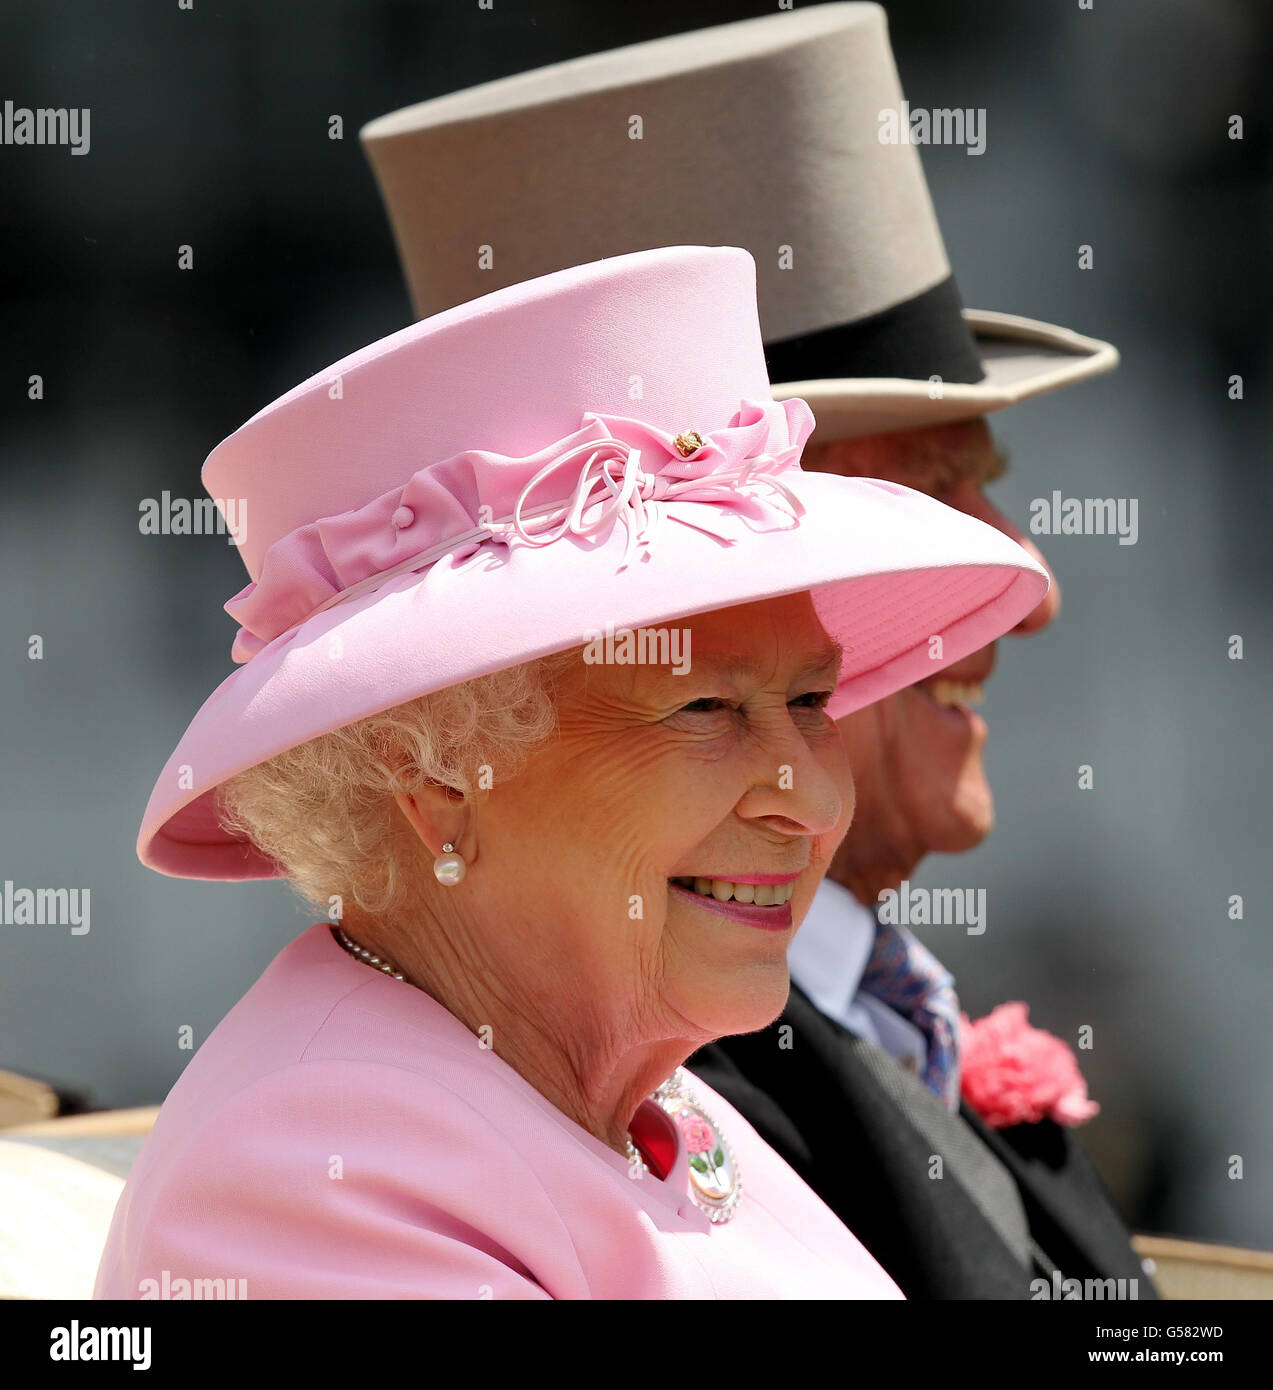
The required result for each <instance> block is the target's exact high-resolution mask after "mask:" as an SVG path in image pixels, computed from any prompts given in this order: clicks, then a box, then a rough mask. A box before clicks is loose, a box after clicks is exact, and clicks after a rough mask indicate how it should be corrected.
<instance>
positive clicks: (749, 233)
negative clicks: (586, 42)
mask: <svg viewBox="0 0 1273 1390" xmlns="http://www.w3.org/2000/svg"><path fill="white" fill-rule="evenodd" d="M901 103H902V90H901V84H900V81H899V79H898V75H897V68H896V65H895V64H894V61H893V54H892V51H891V48H890V46H889V41H888V28H887V22H886V20H885V16H884V12H883V10H882V9H881V8H880V7H879V6H878V5H874V4H830V5H819V6H815V7H813V8H809V9H804V10H798V11H789V12H787V11H784V12H781V13H778V14H774V15H770V16H766V17H765V18H762V19H753V20H744V21H742V22H740V23H736V24H727V25H722V26H719V27H716V28H713V29H704V30H698V31H695V32H693V33H689V34H679V35H675V36H673V37H670V38H665V39H655V40H653V41H651V42H648V43H642V44H636V45H633V46H631V47H628V48H623V49H616V50H613V51H610V52H606V53H600V54H595V55H592V56H590V57H586V58H579V59H574V60H572V61H570V62H565V63H557V64H554V65H552V66H550V67H545V68H540V69H537V70H535V71H532V72H527V73H522V74H519V75H517V76H515V77H509V78H503V79H501V80H499V81H496V82H488V83H484V84H483V85H481V86H478V87H472V88H469V89H467V90H465V91H460V92H455V93H452V94H450V95H448V96H444V97H439V98H436V99H434V100H431V101H426V102H422V103H420V104H419V105H416V106H412V107H408V108H406V109H405V110H402V111H398V112H395V113H394V114H392V115H389V116H384V117H381V118H380V119H379V120H376V121H373V122H371V123H370V124H369V125H368V126H367V127H365V129H364V130H363V132H362V138H363V141H364V144H365V147H366V149H367V153H368V156H369V158H370V159H371V162H372V164H373V167H374V168H375V171H376V176H377V179H378V180H379V183H380V188H381V192H382V194H383V196H384V200H385V204H386V206H387V208H388V210H389V216H390V220H391V222H392V224H393V228H394V234H395V237H396V240H397V244H398V249H399V254H400V256H401V258H402V263H403V266H404V268H405V271H406V276H407V281H408V285H409V288H410V291H411V296H412V300H413V303H414V305H415V310H416V313H417V314H418V315H420V316H422V317H423V316H426V315H429V314H433V313H437V312H439V311H441V310H443V309H446V308H450V307H451V306H453V305H455V304H458V303H463V302H464V301H466V300H469V299H474V298H476V297H477V296H479V295H482V294H485V293H487V292H489V291H490V290H493V289H498V288H500V287H501V286H504V285H508V284H513V283H516V282H517V281H520V280H525V279H529V278H531V277H533V276H536V275H542V274H545V273H547V272H549V271H552V270H558V269H561V268H563V267H565V266H569V265H575V264H581V263H583V262H587V261H591V260H596V259H598V258H601V257H604V256H613V255H620V254H623V253H625V252H629V251H637V250H643V249H647V248H650V247H654V246H665V245H680V244H701V245H722V244H723V245H736V246H744V247H746V248H747V249H748V250H749V251H750V252H751V253H752V255H753V256H754V257H755V260H756V264H757V273H758V287H757V288H758V299H759V306H760V317H761V325H762V328H763V331H764V335H765V343H766V350H767V353H768V356H769V363H770V370H771V376H772V377H773V379H774V381H775V392H774V394H775V395H776V396H779V397H782V396H784V395H799V396H803V397H804V398H805V399H806V400H808V401H809V403H810V404H811V405H812V406H813V409H814V412H815V414H816V416H817V418H818V422H819V430H818V437H819V438H827V437H836V436H851V435H861V434H870V433H875V432H878V431H881V430H888V429H897V428H906V427H912V426H917V425H921V424H935V423H941V422H943V421H946V420H954V419H962V418H967V417H970V416H973V415H979V414H982V413H985V412H986V411H990V410H996V409H1000V408H1001V407H1003V406H1005V405H1010V404H1012V403H1013V402H1015V401H1017V400H1021V399H1024V398H1025V397H1027V396H1031V395H1036V394H1038V393H1039V392H1041V391H1046V390H1050V389H1053V388H1054V387H1057V386H1061V385H1065V384H1067V383H1069V382H1072V381H1076V380H1079V379H1081V378H1083V377H1087V376H1091V375H1094V374H1095V373H1097V372H1101V371H1107V370H1109V369H1110V368H1111V367H1113V366H1114V365H1115V364H1116V362H1117V360H1118V355H1117V353H1116V351H1115V350H1114V348H1113V347H1111V346H1110V345H1109V344H1108V343H1102V342H1099V341H1097V340H1095V339H1091V338H1084V337H1081V336H1079V335H1078V334H1075V333H1071V332H1068V331H1067V330H1065V329H1062V328H1057V327H1054V326H1052V325H1049V324H1042V323H1037V322H1035V321H1033V320H1029V319H1021V318H1016V317H1013V316H1010V315H1004V314H991V313H985V312H977V311H963V310H962V309H961V304H960V299H959V294H958V290H957V289H956V287H955V283H954V279H953V277H952V275H951V269H950V264H949V262H948V260H947V258H946V252H945V248H944V246H943V244H942V238H941V231H940V228H939V227H938V224H937V218H936V215H935V213H934V210H933V205H932V200H931V199H930V197H929V193H928V187H927V184H926V183H925V180H924V172H923V167H922V165H921V163H920V157H919V152H918V150H917V148H916V146H915V145H914V144H912V143H909V142H907V143H901V142H900V141H892V142H890V141H889V140H888V139H887V138H884V137H885V136H886V133H887V124H886V122H885V119H884V113H887V112H894V113H898V112H900V111H901V109H902V108H901Z"/></svg>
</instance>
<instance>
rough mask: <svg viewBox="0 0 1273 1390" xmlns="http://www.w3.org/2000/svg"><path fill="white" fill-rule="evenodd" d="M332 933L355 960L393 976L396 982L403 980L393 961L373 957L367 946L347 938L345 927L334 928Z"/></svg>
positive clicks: (350, 937)
mask: <svg viewBox="0 0 1273 1390" xmlns="http://www.w3.org/2000/svg"><path fill="white" fill-rule="evenodd" d="M332 931H333V932H334V933H335V935H336V940H337V941H338V942H339V943H340V944H341V945H342V946H343V947H344V948H345V950H346V951H348V952H349V954H350V955H351V956H353V957H354V958H355V959H357V960H360V961H362V962H363V963H364V964H366V965H369V966H371V968H372V969H373V970H379V971H380V972H381V974H384V975H391V976H392V977H393V978H394V979H395V980H401V979H402V971H401V970H399V969H398V967H397V966H396V965H395V964H394V963H393V962H392V961H391V960H384V959H382V958H381V957H380V956H373V955H372V953H371V952H370V951H369V950H368V949H367V948H366V947H365V946H360V945H359V944H358V943H357V942H356V941H355V940H354V939H353V937H352V936H347V935H346V934H345V930H344V928H343V927H333V928H332Z"/></svg>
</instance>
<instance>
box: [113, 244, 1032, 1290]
mask: <svg viewBox="0 0 1273 1390" xmlns="http://www.w3.org/2000/svg"><path fill="white" fill-rule="evenodd" d="M754 296H755V272H754V266H753V264H752V262H751V259H750V257H749V256H747V254H746V253H745V252H742V251H738V250H734V249H730V248H714V249H706V248H699V247H680V248H669V249H664V250H660V251H651V252H643V253H640V254H637V255H632V256H622V257H616V258H614V259H611V260H606V261H601V262H598V263H596V264H594V265H587V266H582V267H579V268H577V269H574V270H570V271H565V272H562V273H560V274H556V275H550V276H546V277H544V278H542V279H539V280H534V281H530V282H528V283H526V284H523V285H519V286H515V287H513V288H512V289H508V290H503V291H500V292H499V293H497V294H493V295H489V296H486V297H485V298H483V299H479V300H476V301H474V302H473V303H470V304H466V305H462V306H461V307H459V308H458V309H454V310H452V311H450V312H448V313H445V314H442V315H439V316H438V317H436V318H434V319H429V320H426V321H424V322H422V323H419V324H416V325H415V326H413V327H411V328H409V329H406V330H404V331H403V332H401V333H399V334H396V335H394V336H393V337H391V338H388V339H385V340H384V341H383V342H380V343H377V344H374V345H373V346H371V347H369V348H366V349H364V350H363V351H361V352H359V353H357V354H355V355H354V356H352V357H350V358H347V359H345V360H344V361H342V362H340V363H338V364H336V365H335V366H334V367H332V368H331V369H330V370H329V371H327V372H324V373H321V374H320V375H319V376H316V377H314V378H312V379H311V380H310V381H308V382H306V383H305V384H304V385H302V386H300V387H298V388H296V390H294V391H292V392H291V393H289V394H288V395H286V396H284V397H282V398H281V399H280V400H279V401H277V402H275V403H274V404H273V405H272V406H270V407H268V408H267V409H266V410H264V411H262V412H261V413H260V414H259V415H257V416H255V417H254V418H253V419H252V420H250V421H249V422H248V423H247V424H246V425H244V426H243V427H242V429H240V430H239V431H237V432H236V433H235V434H234V435H232V436H231V437H230V438H229V439H227V440H226V441H225V442H224V443H223V444H222V445H221V446H220V447H219V448H218V449H217V450H215V451H214V453H213V454H212V456H211V457H210V459H209V461H208V464H207V466H206V468H205V470H204V481H205V483H206V484H207V486H208V489H209V491H210V492H211V493H212V494H213V495H214V496H216V497H219V498H222V499H224V498H228V497H234V498H237V499H239V501H240V505H241V506H242V505H243V503H244V502H246V503H247V504H248V505H247V515H248V518H249V526H248V534H247V537H246V538H245V540H244V542H243V544H242V547H241V548H242V550H243V553H244V559H245V561H246V563H247V566H248V570H249V572H250V574H251V575H252V576H253V582H252V583H250V584H249V585H248V587H247V588H246V589H245V590H244V591H243V592H242V593H241V594H239V595H238V596H237V597H236V598H235V599H234V600H232V601H231V603H230V604H229V605H227V607H228V608H229V610H230V611H231V613H232V614H233V616H234V617H235V618H237V619H238V621H239V622H240V624H241V631H240V634H239V637H238V639H237V641H236V644H235V653H234V654H235V656H236V658H237V659H238V660H239V661H240V662H242V663H243V665H242V667H241V669H240V670H238V671H236V672H235V673H234V674H233V675H232V676H231V677H230V678H229V679H228V680H227V681H225V682H224V683H223V685H222V686H221V687H220V688H219V689H218V691H217V692H215V693H214V695H213V696H212V697H211V699H210V700H209V701H208V702H207V703H206V704H205V705H204V707H203V708H202V709H201V710H200V712H199V714H198V715H197V716H196V717H195V720H194V721H193V723H192V724H191V726H190V728H189V730H188V731H187V733H186V735H185V737H184V738H183V739H182V741H181V743H180V745H179V746H178V748H177V751H176V752H175V753H174V754H173V757H172V759H171V760H170V762H169V764H168V767H167V768H166V769H165V771H164V773H163V774H162V776H161V777H160V779H159V782H158V785H157V786H156V789H155V792H154V794H153V796H152V799H151V803H150V806H149V808H148V810H147V813H146V817H145V821H144V824H143V827H142V832H141V839H140V842H139V853H140V855H141V857H142V859H143V861H144V862H145V863H147V864H148V865H150V866H151V867H153V868H156V869H158V870H160V871H161V872H164V873H170V874H176V875H183V876H186V877H191V878H215V879H233V878H261V877H267V876H272V875H276V874H281V875H283V876H285V877H287V878H288V879H289V880H290V881H291V882H292V883H293V884H294V885H295V886H296V887H297V888H298V889H299V890H300V891H301V892H302V893H303V894H304V895H305V896H306V898H308V900H309V901H310V902H312V903H314V904H316V905H317V906H318V907H319V908H320V910H321V911H322V913H323V915H324V917H325V918H326V919H327V920H326V921H324V922H322V923H320V924H318V925H316V926H314V927H311V928H310V929H309V930H308V931H306V932H304V933H303V934H302V935H301V936H300V937H299V938H297V939H296V940H295V941H293V942H292V943H291V945H289V946H287V947H286V948H285V949H284V950H283V951H282V952H281V953H280V954H279V955H278V956H277V957H276V959H275V960H274V961H273V963H272V964H271V965H270V967H269V968H268V969H267V970H266V972H265V973H264V975H262V976H261V978H260V979H259V980H258V981H257V983H256V984H255V985H253V987H252V988H251V989H250V990H249V991H248V993H247V994H246V995H245V996H244V998H243V999H242V1000H240V1001H239V1003H238V1004H237V1005H236V1006H235V1007H234V1008H233V1009H232V1010H231V1012H230V1013H229V1015H228V1016H227V1017H226V1018H225V1019H224V1021H223V1022H222V1023H221V1025H220V1026H219V1027H218V1028H217V1029H216V1030H215V1031H214V1033H213V1034H212V1036H211V1037H210V1038H209V1039H208V1040H207V1042H206V1043H205V1044H204V1046H203V1047H202V1048H201V1049H200V1051H199V1052H198V1054H197V1055H196V1056H195V1057H194V1058H193V1060H192V1061H191V1062H190V1064H189V1066H188V1067H187V1068H186V1071H185V1073H184V1074H183V1076H182V1077H181V1079H180V1081H179V1082H178V1083H177V1085H176V1086H175V1087H174V1088H173V1090H172V1092H171V1094H170V1095H169V1097H168V1099H167V1101H166V1103H165V1105H164V1107H163V1109H162V1111H161V1113H160V1116H159V1118H158V1121H157V1122H156V1124H155V1127H154V1130H153V1131H152V1133H151V1135H150V1137H149V1139H148V1141H147V1144H146V1147H145V1148H144V1150H143V1151H142V1154H141V1156H140V1157H139V1159H138V1160H137V1163H136V1164H135V1166H134V1168H133V1171H132V1174H131V1177H130V1179H129V1182H128V1185H127V1188H126V1190H125V1192H124V1195H123V1196H122V1198H121V1199H120V1204H119V1207H118V1210H117V1212H116V1214H115V1219H114V1224H113V1227H112V1230H111V1235H110V1239H109V1242H108V1245H107V1249H106V1252H105V1255H104V1257H103V1260H102V1265H101V1270H100V1273H99V1278H98V1287H97V1293H98V1296H100V1297H107V1298H114V1297H138V1296H142V1297H146V1296H164V1289H165V1288H167V1289H171V1288H173V1287H174V1286H175V1283H176V1281H178V1280H186V1281H190V1282H189V1284H183V1285H181V1287H182V1288H183V1289H186V1288H189V1289H191V1290H193V1291H195V1296H198V1294H197V1290H198V1289H199V1288H200V1287H202V1288H204V1289H205V1290H206V1289H214V1290H215V1289H217V1288H219V1287H224V1288H226V1289H227V1290H231V1291H233V1292H234V1293H235V1294H236V1295H237V1296H240V1297H242V1296H246V1297H249V1298H271V1297H326V1298H379V1297H396V1298H422V1297H446V1298H491V1297H494V1298H752V1297H867V1298H896V1297H899V1296H900V1295H899V1293H898V1291H897V1289H896V1286H895V1285H894V1284H893V1283H892V1281H891V1280H890V1279H889V1278H888V1276H887V1275H886V1274H885V1273H884V1272H883V1271H882V1270H881V1269H880V1268H879V1266H878V1265H877V1264H876V1263H875V1261H874V1260H873V1259H872V1258H871V1256H870V1255H869V1254H868V1253H867V1252H866V1251H865V1250H864V1249H863V1247H862V1246H861V1245H860V1244H859V1243H858V1241H857V1240H856V1239H855V1238H854V1236H853V1235H852V1234H851V1233H850V1232H849V1231H848V1230H847V1229H846V1228H845V1227H844V1226H843V1225H841V1224H840V1222H839V1221H838V1220H837V1219H836V1218H835V1216H834V1215H833V1214H832V1213H831V1212H830V1210H829V1209H828V1208H827V1207H826V1206H824V1205H823V1203H822V1202H821V1201H820V1200H819V1199H818V1198H817V1197H816V1196H815V1195H814V1194H813V1193H812V1191H810V1190H809V1188H807V1187H806V1186H805V1185H804V1184H803V1183H802V1182H801V1181H800V1179H799V1178H797V1177H796V1175H795V1174H794V1173H793V1172H792V1171H791V1170H790V1169H789V1168H788V1167H787V1166H786V1165H785V1164H784V1163H783V1162H782V1161H781V1159H779V1158H778V1157H777V1155H776V1154H775V1153H774V1152H773V1151H772V1150H771V1149H769V1148H768V1147H767V1146H766V1145H765V1144H764V1143H763V1142H762V1141H761V1140H760V1138H759V1137H758V1136H757V1135H756V1133H755V1131H754V1130H752V1129H751V1128H750V1127H749V1126H748V1125H747V1123H746V1122H745V1121H744V1120H743V1119H742V1117H741V1116H740V1115H739V1114H738V1113H737V1112H736V1111H734V1110H733V1109H731V1108H730V1106H729V1105H727V1104H726V1103H725V1102H724V1101H723V1100H722V1099H721V1098H720V1097H719V1096H717V1095H716V1094H714V1093H713V1092H711V1091H710V1090H708V1088H707V1087H705V1086H703V1085H701V1084H700V1083H699V1082H698V1081H697V1080H696V1079H695V1078H694V1077H693V1076H692V1075H690V1074H689V1073H687V1072H686V1071H684V1069H683V1068H682V1067H681V1065H680V1064H681V1063H682V1062H683V1061H684V1060H685V1058H686V1057H688V1056H689V1054H690V1053H691V1052H693V1051H694V1050H695V1049H696V1048H697V1047H699V1046H700V1045H702V1044H703V1043H704V1042H706V1041H708V1040H709V1039H713V1038H717V1037H720V1036H722V1035H724V1034H727V1033H735V1032H742V1031H751V1030H755V1029H758V1028H760V1027H762V1026H764V1025H765V1024H766V1023H768V1022H769V1021H771V1020H772V1019H773V1018H774V1017H775V1015H777V1013H778V1012H779V1011H780V1010H781V1008H782V1006H783V1003H784V1001H785V999H786V995H787V990H788V977H787V967H786V959H785V955H786V948H787V945H788V943H789V942H790V940H791V938H792V934H793V932H794V931H795V930H796V927H797V925H798V924H799V922H800V920H801V918H802V917H803V915H804V913H805V910H806V908H807V907H808V904H809V901H810V899H811V898H812V895H813V892H814V889H815V888H816V886H817V884H818V881H819V879H820V878H821V876H822V874H823V872H824V870H825V869H826V867H827V864H828V861H829V859H830V857H831V855H832V853H833V851H834V850H835V848H836V845H837V843H838V842H839V840H840V837H841V836H842V835H843V833H844V831H845V830H846V828H847V826H848V823H849V820H850V817H851V814H852V808H853V791H852V780H851V776H850V771H849V768H848V767H847V765H846V762H845V759H844V755H843V752H842V746H841V742H840V739H839V737H838V734H837V732H836V728H835V725H834V723H833V722H832V716H834V715H838V714H841V713H843V712H845V711H846V710H848V709H851V708H856V707H858V706H860V705H862V704H865V703H867V702H869V701H871V700H873V699H875V698H877V697H879V696H880V695H883V694H885V693H888V692H889V691H892V690H895V689H897V688H899V687H901V686H903V685H905V684H907V683H908V682H910V681H912V680H914V679H916V678H918V677H920V676H922V675H927V674H930V673H931V672H932V671H933V670H934V669H937V668H938V667H939V666H940V665H941V664H943V663H944V662H949V661H954V660H957V659H958V658H959V657H960V656H961V655H963V654H965V653H966V652H968V651H971V650H974V649H975V648H977V647H979V646H981V645H983V644H984V643H985V642H986V641H987V640H989V639H990V638H992V637H994V636H996V635H997V634H999V633H1001V632H1002V631H1004V630H1006V629H1008V628H1010V627H1011V626H1013V624H1015V623H1016V622H1017V621H1018V620H1019V619H1020V618H1021V617H1022V616H1024V614H1026V613H1027V612H1029V611H1030V610H1031V609H1032V608H1033V607H1034V606H1035V605H1036V604H1037V603H1038V601H1039V599H1040V597H1041V595H1042V593H1043V592H1044V589H1045V587H1046V579H1045V577H1044V575H1043V572H1042V571H1041V569H1040V568H1039V567H1038V566H1037V565H1036V564H1035V563H1034V562H1033V561H1032V560H1031V559H1030V558H1029V557H1028V556H1027V555H1026V554H1025V553H1024V552H1023V551H1021V550H1020V549H1019V548H1018V547H1016V546H1015V545H1014V544H1012V543H1011V542H1010V541H1008V540H1007V539H1006V538H1004V537H1003V536H1002V535H1000V534H999V533H998V532H996V531H993V530H991V529H990V528H988V527H986V526H984V525H982V524H981V523H979V522H976V521H974V520H971V519H970V518H967V517H963V516H960V515H958V514H956V513H953V512H950V511H948V510H947V509H946V508H944V507H942V506H940V504H938V503H935V502H933V501H931V500H929V499H928V498H925V497H922V496H920V495H918V494H914V493H911V492H909V491H908V490H907V489H905V488H900V487H896V486H893V485H885V484H877V483H874V482H871V481H866V480H861V479H844V478H837V477H825V476H815V475H805V474H803V473H802V472H801V470H800V467H799V454H800V451H801V448H802V446H803V444H804V442H805V439H806V438H807V436H808V433H809V431H810V429H811V428H812V423H813V422H812V418H811V416H810V415H809V412H808V409H807V407H806V406H804V404H803V403H802V402H799V401H793V402H788V403H786V404H785V405H778V404H775V403H774V401H773V400H772V398H771V396H770V393H769V385H768V380H767V378H766V375H765V368H764V359H763V355H762V351H761V344H760V336H759V327H758V324H757V320H756V307H755V297H754ZM177 949H179V946H178V947H177ZM793 1065H797V1066H798V1065H799V1060H798V1059H793ZM845 1142H846V1143H851V1142H852V1136H848V1135H846V1136H845ZM217 1280H224V1281H226V1283H225V1285H223V1286H218V1285H216V1284H215V1283H210V1282H205V1283H204V1284H202V1285H200V1284H199V1281H217Z"/></svg>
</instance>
